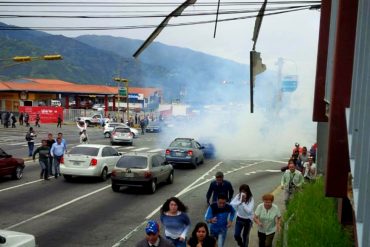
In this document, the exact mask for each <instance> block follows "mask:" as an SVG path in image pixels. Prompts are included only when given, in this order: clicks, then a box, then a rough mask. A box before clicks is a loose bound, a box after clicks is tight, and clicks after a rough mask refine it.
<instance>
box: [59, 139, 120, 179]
mask: <svg viewBox="0 0 370 247" xmlns="http://www.w3.org/2000/svg"><path fill="white" fill-rule="evenodd" d="M120 157H121V156H120V153H118V152H117V150H116V149H114V148H113V147H111V146H108V145H99V144H81V145H78V146H75V147H73V148H72V149H71V150H70V151H69V152H68V153H67V154H65V155H64V157H63V159H62V161H61V163H60V172H61V173H62V174H63V176H64V178H65V179H66V180H71V178H72V176H89V177H99V178H100V179H101V180H102V181H105V180H106V179H107V175H108V174H110V173H111V172H112V170H113V168H114V166H115V164H116V163H117V161H118V160H119V158H120Z"/></svg>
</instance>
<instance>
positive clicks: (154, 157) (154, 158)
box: [152, 156, 161, 167]
mask: <svg viewBox="0 0 370 247" xmlns="http://www.w3.org/2000/svg"><path fill="white" fill-rule="evenodd" d="M160 165H161V164H160V163H159V161H158V159H157V157H156V156H153V157H152V167H159V166H160Z"/></svg>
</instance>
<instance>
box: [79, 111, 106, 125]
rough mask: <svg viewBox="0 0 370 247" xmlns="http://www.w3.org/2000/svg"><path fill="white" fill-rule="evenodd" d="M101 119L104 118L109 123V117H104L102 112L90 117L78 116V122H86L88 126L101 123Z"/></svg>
mask: <svg viewBox="0 0 370 247" xmlns="http://www.w3.org/2000/svg"><path fill="white" fill-rule="evenodd" d="M101 119H103V121H104V124H106V123H109V121H110V120H109V118H106V117H104V116H103V115H102V114H93V115H91V116H89V117H77V118H76V121H77V122H82V121H83V122H85V123H86V125H87V126H92V125H99V124H100V122H101Z"/></svg>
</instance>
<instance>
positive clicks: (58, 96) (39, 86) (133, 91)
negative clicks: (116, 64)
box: [0, 78, 162, 112]
mask: <svg viewBox="0 0 370 247" xmlns="http://www.w3.org/2000/svg"><path fill="white" fill-rule="evenodd" d="M128 93H129V94H128V96H129V103H130V105H129V107H130V108H131V109H143V108H144V107H146V106H147V105H148V104H150V103H151V102H150V99H152V98H153V97H155V98H156V100H158V98H159V99H160V98H161V96H162V90H161V89H158V88H137V87H129V90H128ZM122 101H124V102H125V104H126V98H125V97H122V96H119V95H118V87H112V86H104V85H90V84H89V85H88V84H75V83H72V82H66V81H61V80H54V79H33V78H26V79H20V80H14V81H9V82H0V110H1V111H12V112H17V111H18V107H19V106H50V105H58V102H60V103H61V105H62V106H63V107H64V108H65V109H69V108H91V106H92V104H94V103H100V104H103V105H104V106H105V109H106V110H108V108H110V109H111V110H112V111H115V110H117V108H118V107H121V106H122V103H121V102H122Z"/></svg>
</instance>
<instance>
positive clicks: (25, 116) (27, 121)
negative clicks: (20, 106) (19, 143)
mask: <svg viewBox="0 0 370 247" xmlns="http://www.w3.org/2000/svg"><path fill="white" fill-rule="evenodd" d="M24 123H25V124H26V127H30V115H28V113H27V112H26V113H25V114H24Z"/></svg>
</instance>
